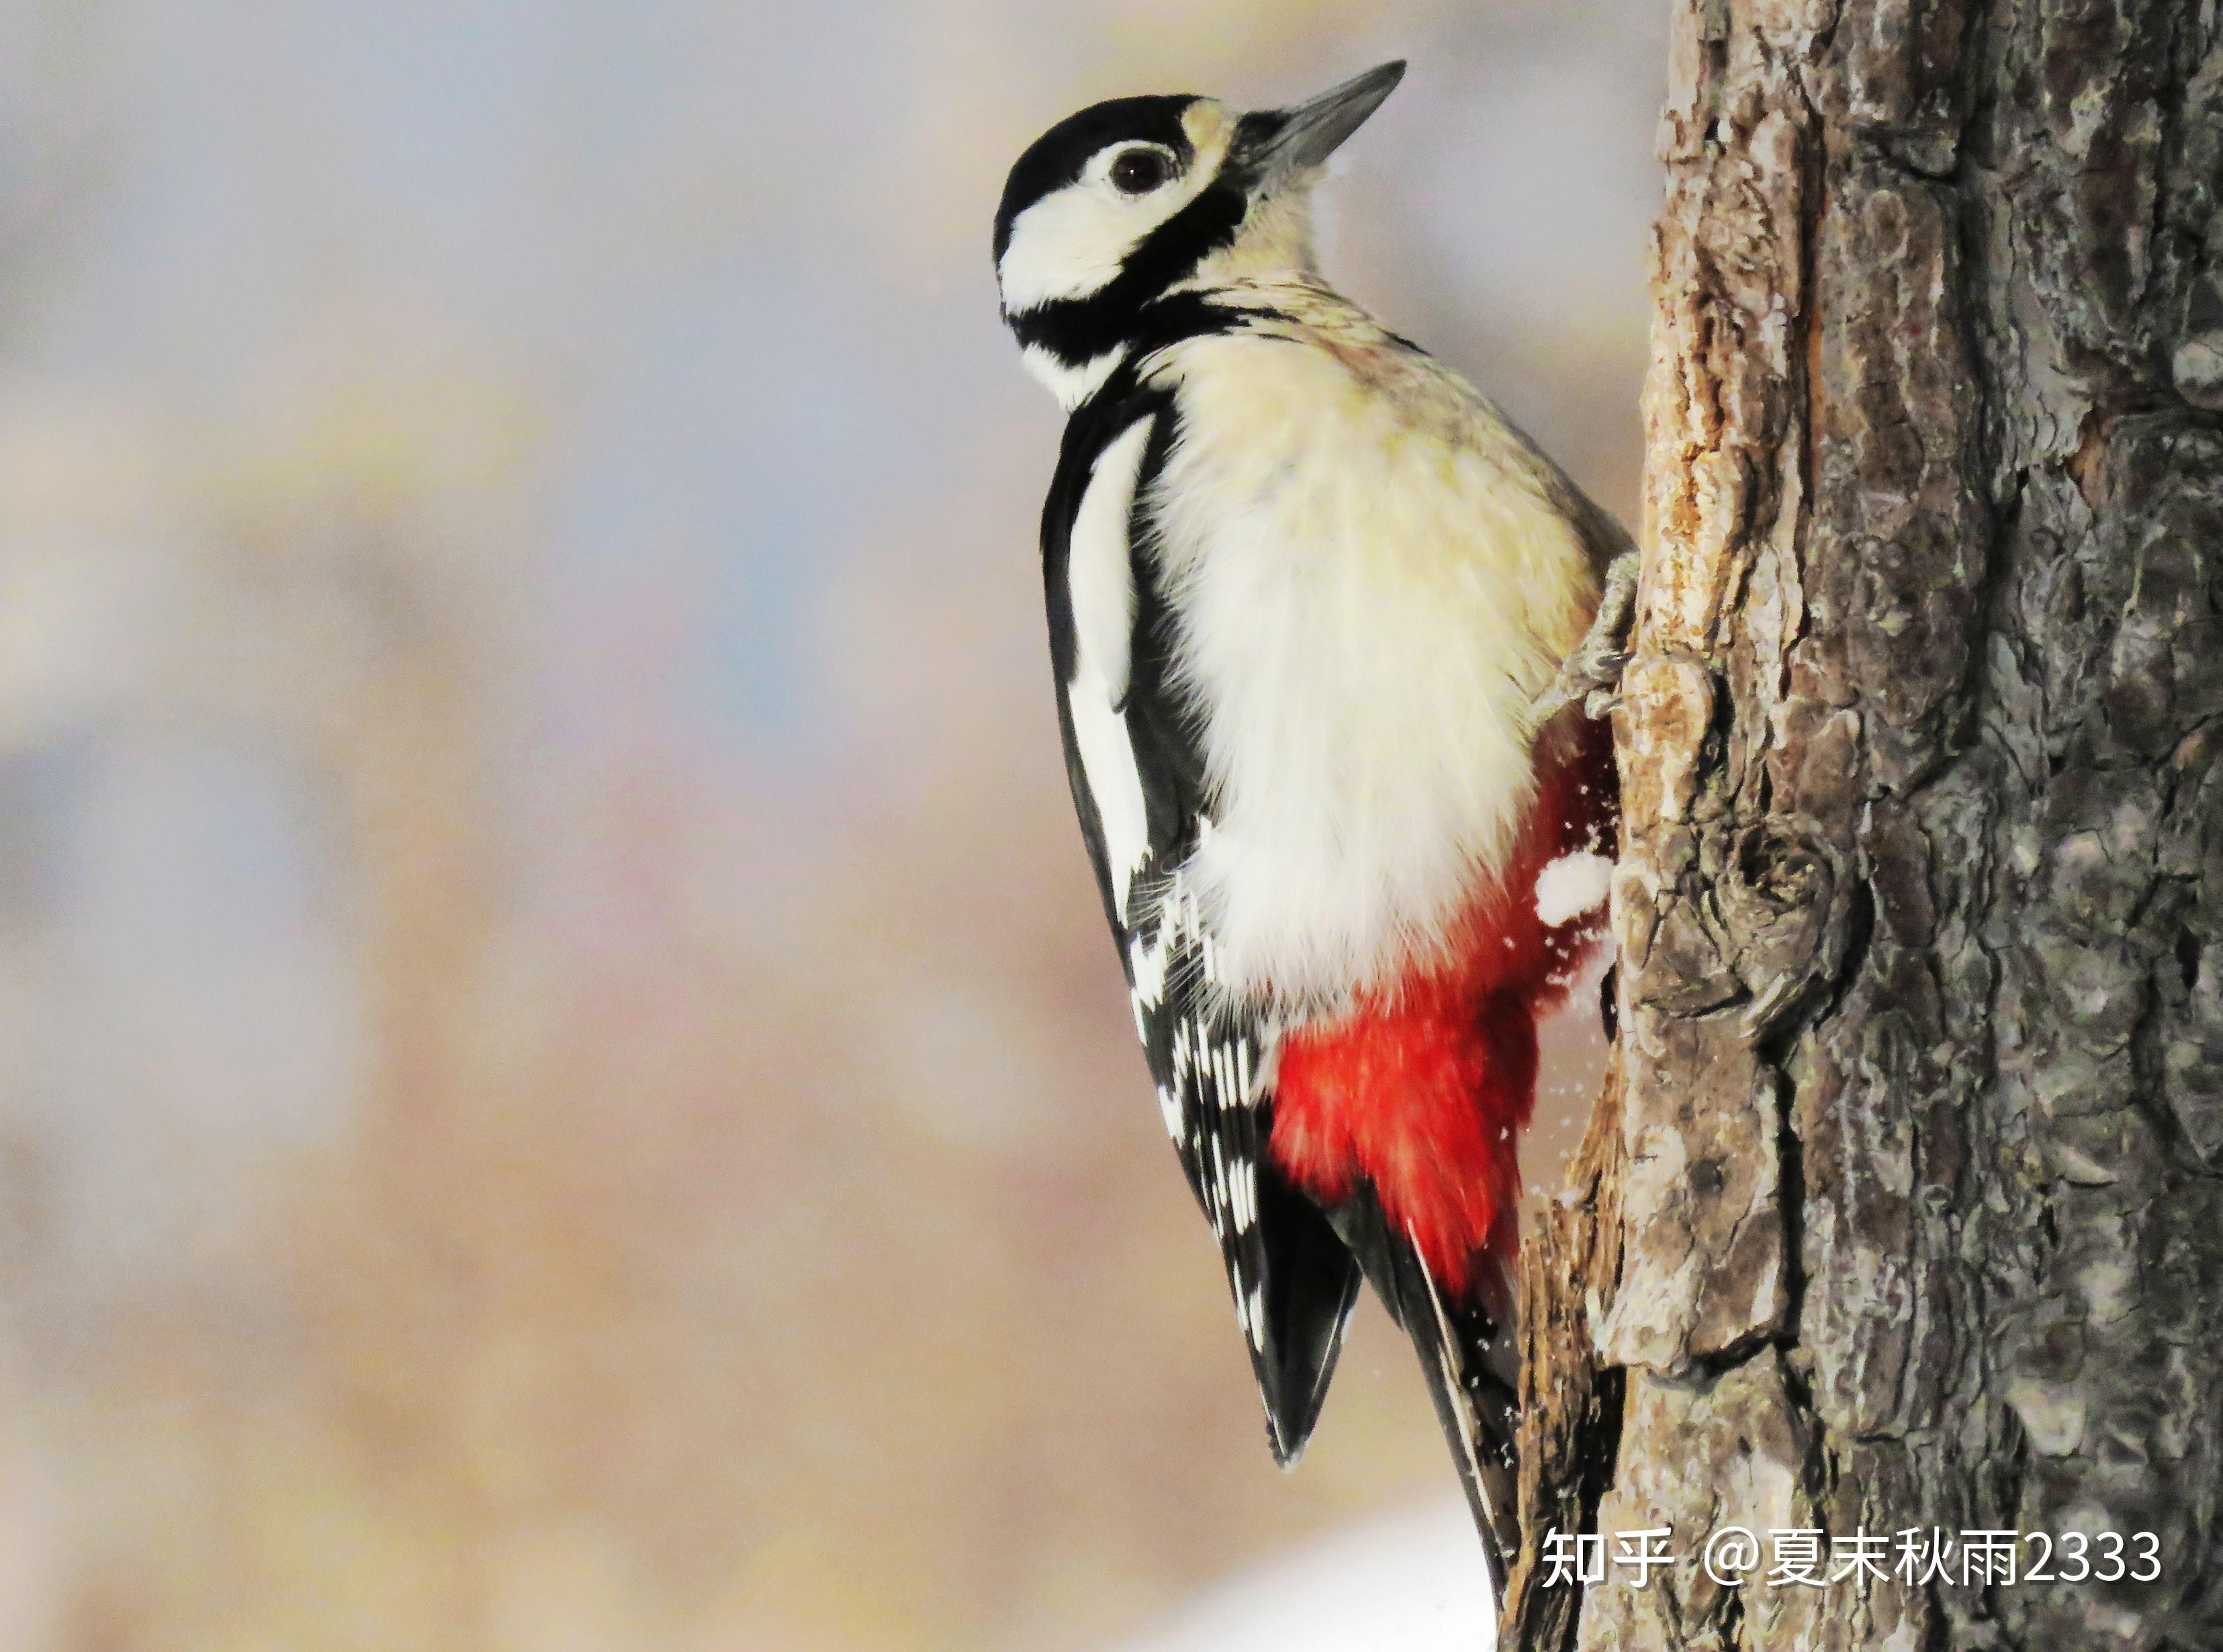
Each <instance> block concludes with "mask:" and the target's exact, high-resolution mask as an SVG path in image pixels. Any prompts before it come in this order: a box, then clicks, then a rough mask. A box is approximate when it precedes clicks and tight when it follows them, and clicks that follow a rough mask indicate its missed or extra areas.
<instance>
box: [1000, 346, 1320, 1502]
mask: <svg viewBox="0 0 2223 1652" xmlns="http://www.w3.org/2000/svg"><path fill="white" fill-rule="evenodd" d="M1123 384H1124V388H1123ZM1177 416H1178V415H1177V413H1175V410H1174V407H1173V405H1172V402H1171V400H1170V398H1169V397H1168V396H1167V395H1166V394H1163V393H1162V392H1157V391H1152V390H1149V389H1147V388H1139V387H1137V386H1135V385H1134V384H1133V381H1131V380H1128V379H1124V375H1123V381H1122V383H1115V384H1113V385H1110V386H1107V387H1106V389H1105V392H1101V393H1099V395H1098V396H1097V397H1095V398H1093V400H1090V401H1089V402H1087V403H1086V404H1084V405H1083V407H1081V408H1080V411H1079V412H1077V413H1075V414H1074V417H1073V419H1072V420H1071V422H1070V423H1069V424H1068V425H1067V430H1066V437H1065V444H1064V447H1063V450H1062V451H1061V454H1060V456H1059V461H1058V470H1057V476H1056V479H1055V482H1053V484H1052V486H1051V489H1050V495H1049V501H1048V503H1047V505H1046V506H1045V508H1044V511H1043V516H1042V572H1043V579H1044V583H1045V587H1046V590H1047V595H1048V600H1049V626H1050V653H1051V660H1052V663H1053V665H1054V666H1055V673H1056V683H1057V697H1058V726H1059V729H1060V731H1061V735H1063V738H1064V742H1065V760H1066V772H1067V779H1068V780H1069V781H1070V782H1071V785H1072V788H1073V800H1074V808H1075V810H1077V811H1078V813H1079V815H1080V829H1081V833H1082V835H1083V836H1084V837H1086V839H1087V842H1088V852H1089V858H1090V860H1091V861H1093V864H1094V866H1095V869H1096V880H1097V886H1098V890H1099V893H1100V894H1101V895H1102V897H1103V900H1104V911H1105V917H1106V918H1107V919H1109V921H1110V923H1111V925H1112V934H1113V936H1115V937H1116V939H1117V940H1118V945H1119V955H1120V962H1121V964H1122V966H1123V967H1124V969H1125V970H1126V973H1127V980H1128V987H1129V993H1130V999H1131V1001H1132V1004H1133V1006H1134V1012H1135V1025H1136V1029H1137V1031H1138V1032H1139V1033H1140V1034H1141V1036H1142V1040H1143V1049H1144V1050H1145V1051H1146V1052H1147V1053H1148V1055H1149V1064H1150V1075H1151V1077H1152V1079H1153V1081H1155V1082H1156V1086H1157V1092H1158V1103H1159V1107H1160V1108H1161V1109H1162V1112H1163V1113H1164V1115H1165V1121H1166V1128H1167V1132H1168V1134H1170V1135H1171V1136H1172V1138H1173V1140H1174V1147H1175V1148H1176V1149H1177V1150H1178V1151H1179V1152H1180V1155H1181V1168H1182V1169H1183V1170H1185V1171H1187V1175H1188V1181H1189V1186H1190V1187H1191V1188H1192V1189H1194V1191H1195V1193H1196V1196H1197V1201H1198V1202H1199V1203H1200V1204H1201V1205H1202V1206H1203V1207H1204V1212H1205V1214H1206V1217H1207V1218H1208V1219H1209V1220H1210V1221H1211V1223H1212V1233H1213V1235H1214V1236H1215V1237H1216V1238H1217V1239H1218V1240H1219V1251H1220V1257H1221V1260H1222V1261H1223V1263H1224V1264H1225V1267H1226V1270H1227V1277H1228V1283H1229V1286H1230V1288H1231V1289H1232V1291H1233V1293H1234V1296H1235V1311H1236V1317H1237V1321H1238V1323H1239V1324H1240V1325H1241V1327H1242V1328H1243V1333H1244V1340H1245V1342H1246V1343H1247V1344H1248V1346H1249V1347H1250V1360H1251V1366H1252V1369H1253V1371H1255V1373H1256V1377H1257V1379H1258V1387H1259V1391H1260V1393H1261V1395H1262V1396H1263V1398H1264V1400H1265V1403H1266V1414H1267V1418H1268V1422H1269V1438H1270V1439H1271V1441H1272V1443H1273V1447H1274V1454H1275V1458H1276V1460H1279V1461H1281V1462H1282V1463H1284V1464H1287V1463H1288V1462H1291V1461H1293V1460H1294V1459H1295V1457H1296V1455H1297V1453H1299V1452H1300V1451H1301V1450H1302V1449H1303V1447H1304V1444H1305V1441H1306V1440H1307V1438H1308V1437H1309V1436H1310V1434H1311V1433H1312V1428H1313V1422H1315V1421H1316V1420H1317V1419H1318V1417H1319V1407H1320V1402H1321V1400H1322V1399H1323V1398H1324V1397H1326V1392H1327V1384H1328V1378H1329V1377H1330V1376H1331V1375H1332V1372H1333V1371H1334V1368H1335V1358H1336V1354H1337V1352H1338V1350H1339V1348H1340V1347H1341V1346H1342V1341H1343V1332H1344V1327H1345V1324H1346V1323H1347V1322H1348V1321H1349V1317H1350V1313H1351V1303H1352V1302H1353V1300H1354V1299H1355V1297H1356V1296H1357V1290H1358V1280H1359V1270H1358V1265H1357V1262H1356V1261H1355V1260H1354V1259H1353V1258H1352V1257H1351V1253H1350V1252H1349V1251H1348V1250H1347V1249H1346V1248H1345V1245H1343V1243H1342V1241H1341V1240H1340V1239H1338V1238H1337V1236H1336V1233H1335V1230H1334V1229H1333V1228H1332V1226H1330V1224H1329V1222H1328V1220H1327V1219H1326V1216H1325V1215H1324V1214H1322V1213H1321V1211H1320V1210H1319V1207H1316V1206H1315V1205H1314V1204H1313V1202H1312V1201H1311V1200H1309V1199H1308V1198H1307V1197H1306V1196H1305V1195H1303V1194H1302V1193H1300V1192H1299V1191H1298V1190H1297V1189H1295V1188H1294V1187H1293V1186H1291V1185H1290V1184H1289V1182H1288V1181H1287V1179H1286V1178H1284V1177H1283V1176H1282V1174H1281V1172H1280V1171H1279V1170H1277V1169H1276V1168H1275V1166H1274V1164H1273V1163H1272V1161H1271V1159H1270V1157H1269V1155H1268V1153H1267V1144H1268V1142H1269V1138H1270V1136H1271V1134H1272V1129H1273V1101H1272V1096H1271V1087H1270V1073H1269V1069H1270V1066H1271V1062H1272V1055H1273V1050H1272V1033H1271V1030H1270V1029H1269V1028H1268V1027H1266V1026H1265V1025H1263V1024H1262V1022H1261V1021H1260V1019H1259V1018H1258V1017H1257V1016H1256V1014H1255V1013H1253V1012H1248V1011H1245V1010H1243V1009H1240V1008H1237V1007H1235V1006H1231V1005H1229V1004H1227V1003H1226V1002H1225V999H1224V996H1223V995H1222V994H1220V993H1219V992H1217V991H1216V989H1215V985H1214V982H1213V981H1212V971H1211V948H1210V945H1209V938H1208V936H1206V933H1205V930H1204V928H1203V924H1202V922H1201V917H1200V913H1199V911H1198V909H1197V905H1196V899H1195V895H1194V892H1193V891H1192V890H1190V889H1189V888H1188V887H1187V886H1186V881H1185V880H1184V879H1183V877H1182V873H1181V868H1182V867H1183V866H1184V865H1185V864H1186V862H1187V860H1188V857H1189V854H1190V853H1191V852H1192V851H1193V849H1194V848H1195V847H1196V842H1197V838H1198V835H1199V833H1200V831H1203V830H1206V829H1208V825H1209V823H1208V816H1207V812H1206V811H1207V791H1206V783H1205V777H1204V772H1203V762H1202V758H1201V755H1200V744H1199V741H1198V739H1197V735H1196V730H1195V728H1193V724H1192V722H1191V719H1190V717H1189V715H1188V713H1187V711H1186V709H1184V707H1183V705H1182V703H1181V699H1180V697H1178V696H1177V694H1176V693H1175V692H1174V690H1173V687H1172V684H1171V683H1170V682H1169V680H1168V675H1169V672H1170V667H1171V657H1172V643H1173V637H1172V631H1171V615H1170V614H1169V612H1168V609H1167V607H1166V604H1165V602H1164V600H1163V597H1162V593H1161V592H1160V590H1159V588H1158V583H1157V581H1156V577H1155V566H1154V561H1153V558H1152V557H1151V555H1150V552H1149V545H1150V525H1149V509H1148V485H1149V480H1150V478H1152V477H1153V476H1156V473H1157V471H1158V469H1159V467H1160V466H1161V464H1162V462H1163V459H1164V457H1165V454H1166V451H1167V448H1168V445H1169V444H1170V442H1171V441H1172V439H1173V434H1174V421H1175V419H1176V418H1177ZM1138 426H1140V428H1138ZM1093 489H1109V490H1110V491H1109V492H1107V493H1105V494H1103V495H1100V496H1099V497H1098V498H1097V499H1096V500H1095V501H1093V504H1092V502H1091V500H1090V495H1091V492H1092V490H1093ZM1114 507H1118V508H1117V509H1116V510H1115V509H1114ZM1107 522H1112V523H1116V535H1117V539H1116V544H1115V543H1114V542H1113V541H1112V539H1107V538H1106V537H1105V535H1106V524H1107ZM1076 524H1082V525H1083V526H1082V530H1081V533H1080V536H1079V539H1080V542H1079V543H1078V544H1076V533H1075V528H1076ZM1076 559H1078V563H1077V561H1076ZM1113 561H1116V562H1117V564H1119V565H1118V569H1117V570H1115V569H1114V568H1113V567H1112V562H1113ZM1115 572H1118V573H1123V574H1124V580H1122V579H1119V578H1115V577H1112V575H1113V574H1114V573H1115ZM1107 604H1109V605H1110V606H1108V607H1107ZM1115 640H1116V646H1118V647H1119V648H1120V649H1122V650H1123V651H1124V654H1123V657H1122V658H1120V659H1117V660H1111V659H1106V658H1105V656H1106V655H1108V654H1109V653H1111V652H1112V646H1114V642H1115ZM1091 697H1093V699H1092V698H1091ZM1092 769H1093V772H1092Z"/></svg>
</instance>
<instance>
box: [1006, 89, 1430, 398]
mask: <svg viewBox="0 0 2223 1652" xmlns="http://www.w3.org/2000/svg"><path fill="white" fill-rule="evenodd" d="M1404 73H1405V66H1404V65H1403V64H1402V63H1385V64H1383V65H1382V66H1381V67H1380V68H1378V69H1370V70H1368V71H1367V72H1366V73H1364V74H1362V75H1359V76H1357V78H1355V79H1350V80H1346V81H1345V82H1344V83H1343V84H1342V85H1339V86H1336V87H1333V88H1332V89H1331V90H1329V91H1324V92H1322V93H1321V94H1320V95H1319V97H1317V98H1311V99H1309V100H1307V102H1304V103H1301V104H1295V105H1294V106H1293V107H1291V108H1288V109H1272V110H1250V111H1248V112H1246V111H1244V110H1237V109H1231V108H1229V107H1228V106H1227V105H1226V104H1223V103H1219V102H1218V101H1217V100H1215V99H1213V98H1193V97H1186V96H1181V95H1174V96H1170V97H1156V98H1114V99H1112V101H1111V102H1109V103H1102V104H1093V105H1092V106H1091V107H1089V108H1087V109H1084V110H1081V111H1080V113H1079V114H1077V115H1072V116H1068V117H1067V118H1065V119H1064V120H1061V121H1060V122H1059V123H1057V124H1056V125H1055V126H1053V127H1051V128H1050V129H1049V131H1047V132H1045V133H1043V134H1042V136H1040V137H1038V138H1036V140H1035V141H1034V142H1033V143H1031V144H1030V145H1029V146H1028V147H1027V151H1026V153H1025V154H1022V155H1021V156H1020V157H1019V159H1018V163H1017V165H1016V166H1014V167H1012V168H1011V179H1010V180H1009V181H1008V182H1007V183H1005V185H1004V199H1003V204H1002V205H1001V206H1000V207H999V208H998V210H997V213H996V281H997V286H998V288H999V289H1000V290H1001V292H1002V295H1003V303H1004V320H1005V321H1006V322H1007V323H1008V324H1009V325H1010V326H1011V331H1013V332H1014V333H1015V334H1016V335H1017V337H1018V340H1019V343H1020V344H1021V345H1022V347H1023V349H1024V350H1025V353H1026V358H1027V363H1028V365H1029V366H1030V368H1032V369H1034V371H1035V373H1036V375H1037V376H1039V377H1040V378H1042V380H1043V381H1044V382H1046V383H1047V384H1049V387H1050V388H1051V389H1052V390H1053V391H1055V393H1056V394H1057V395H1058V396H1059V399H1060V400H1063V401H1065V402H1066V404H1067V406H1071V405H1073V404H1074V403H1076V402H1078V401H1079V400H1081V399H1082V398H1083V397H1084V396H1086V394H1088V392H1089V391H1090V390H1092V389H1093V388H1095V386H1096V385H1097V384H1098V383H1100V382H1101V381H1102V380H1103V377H1104V375H1105V373H1107V372H1108V371H1109V370H1110V369H1111V366H1112V363H1114V362H1116V361H1117V360H1118V356H1119V353H1120V351H1121V350H1122V349H1123V347H1124V345H1125V344H1127V343H1128V342H1129V341H1130V339H1131V338H1132V337H1134V334H1135V331H1136V329H1137V321H1138V319H1139V318H1140V315H1141V312H1142V311H1143V307H1144V306H1147V305H1149V303H1151V302H1152V301H1153V300H1156V299H1159V298H1161V297H1162V296H1163V295H1164V294H1165V293H1167V292H1168V291H1169V290H1171V289H1172V288H1174V287H1178V286H1181V285H1182V284H1183V283H1186V282H1191V281H1206V282H1210V281H1214V280H1225V279H1232V278H1236V277H1239V276H1244V275H1253V276H1266V277H1272V276H1276V275H1301V274H1310V273H1311V272H1312V268H1313V233H1312V186H1313V184H1314V183H1315V182H1317V181H1318V180H1319V175H1320V169H1321V167H1322V166H1323V165H1324V164H1325V163H1326V161H1327V158H1328V156H1329V155H1331V154H1333V153H1334V152H1335V150H1336V148H1337V147H1338V145H1340V144H1341V143H1342V142H1343V141H1344V140H1345V138H1347V137H1349V136H1351V134H1352V133H1353V132H1355V131H1356V130H1357V129H1358V127H1359V125H1360V123H1362V122H1363V121H1364V120H1365V119H1366V117H1368V116H1369V115H1371V114H1372V113H1373V112H1374V111H1375V110H1376V108H1377V107H1379V106H1380V104H1381V103H1382V99H1383V98H1387V97H1388V96H1389V93H1390V91H1391V90H1392V89H1393V88H1395V85H1396V84H1397V82H1398V81H1399V80H1400V79H1402V78H1403V75H1404Z"/></svg>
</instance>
